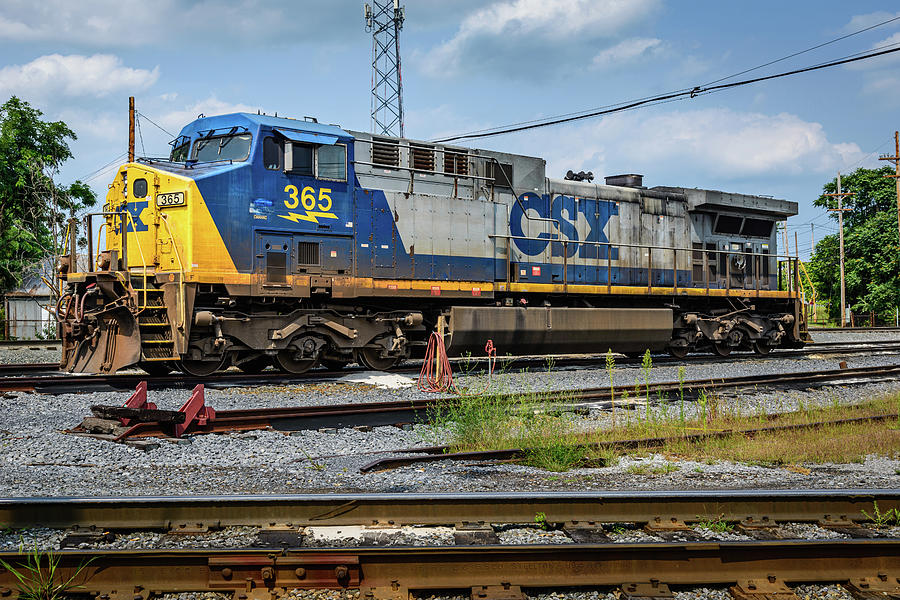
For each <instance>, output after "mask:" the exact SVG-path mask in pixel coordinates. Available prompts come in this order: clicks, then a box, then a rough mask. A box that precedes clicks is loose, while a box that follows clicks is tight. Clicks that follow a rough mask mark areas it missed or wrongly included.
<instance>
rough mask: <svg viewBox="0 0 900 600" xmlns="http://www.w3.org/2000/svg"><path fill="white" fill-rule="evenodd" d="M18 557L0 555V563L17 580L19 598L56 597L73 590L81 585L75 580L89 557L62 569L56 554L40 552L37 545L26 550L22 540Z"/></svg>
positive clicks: (45, 599)
mask: <svg viewBox="0 0 900 600" xmlns="http://www.w3.org/2000/svg"><path fill="white" fill-rule="evenodd" d="M19 554H21V555H22V558H21V559H18V560H14V561H12V562H7V561H5V560H3V559H0V566H2V567H3V568H4V569H6V570H7V571H9V572H10V573H12V575H13V577H15V578H16V580H17V582H18V586H17V587H18V592H19V598H20V600H60V599H61V598H65V597H66V596H67V595H68V594H69V593H70V592H72V591H73V590H76V589H78V588H79V587H82V586H81V585H80V584H77V583H76V581H77V580H78V579H80V578H81V576H82V575H83V573H84V570H85V569H86V568H87V566H88V564H90V562H91V560H88V561H86V562H82V563H81V564H80V565H79V566H78V567H76V568H75V569H69V572H68V573H64V572H63V571H62V570H61V569H60V568H59V562H60V557H59V555H57V554H54V553H53V552H51V551H47V552H43V551H41V550H40V549H39V548H38V545H37V542H36V541H35V543H34V548H33V549H31V550H28V551H25V549H24V543H21V544H20V546H19Z"/></svg>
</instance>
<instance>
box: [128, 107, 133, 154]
mask: <svg viewBox="0 0 900 600" xmlns="http://www.w3.org/2000/svg"><path fill="white" fill-rule="evenodd" d="M128 162H130V163H132V162H134V96H129V97H128Z"/></svg>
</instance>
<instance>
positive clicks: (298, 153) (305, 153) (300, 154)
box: [290, 143, 315, 175]
mask: <svg viewBox="0 0 900 600" xmlns="http://www.w3.org/2000/svg"><path fill="white" fill-rule="evenodd" d="M291 146H292V148H291V149H292V152H291V164H290V167H291V168H290V171H291V173H294V174H295V175H313V174H314V173H315V170H314V159H313V157H314V154H315V148H314V147H313V146H310V145H307V144H296V143H295V144H291Z"/></svg>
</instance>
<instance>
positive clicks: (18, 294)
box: [0, 255, 87, 340]
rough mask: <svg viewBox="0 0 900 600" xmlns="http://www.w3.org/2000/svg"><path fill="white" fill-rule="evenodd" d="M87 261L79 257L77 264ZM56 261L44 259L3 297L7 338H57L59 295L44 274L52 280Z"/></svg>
mask: <svg viewBox="0 0 900 600" xmlns="http://www.w3.org/2000/svg"><path fill="white" fill-rule="evenodd" d="M86 263H87V256H86V255H85V256H81V255H79V256H78V264H79V266H82V265H83V264H86ZM55 264H56V260H55V259H52V258H48V259H45V260H43V261H41V262H39V263H36V264H35V265H33V266H32V268H31V269H29V270H28V271H27V272H25V273H24V274H23V275H22V286H21V287H19V288H18V289H16V290H13V291H11V292H8V293H7V294H6V295H5V296H4V297H3V308H4V314H5V320H3V321H2V329H0V333H2V334H3V337H4V338H5V339H19V340H36V339H50V338H56V337H57V332H56V316H55V315H54V314H53V313H52V312H50V310H53V309H55V303H56V297H55V296H53V295H52V294H51V290H50V289H49V288H48V287H47V284H45V283H44V282H43V281H42V280H41V277H44V278H45V279H47V281H51V282H52V281H53V280H54V277H55V272H54V266H55Z"/></svg>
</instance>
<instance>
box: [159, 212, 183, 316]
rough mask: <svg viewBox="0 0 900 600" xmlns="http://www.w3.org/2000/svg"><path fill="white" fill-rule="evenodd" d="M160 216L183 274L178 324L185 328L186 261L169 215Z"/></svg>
mask: <svg viewBox="0 0 900 600" xmlns="http://www.w3.org/2000/svg"><path fill="white" fill-rule="evenodd" d="M159 218H160V219H161V220H162V222H163V224H164V225H165V226H166V233H168V234H169V240H170V241H171V242H172V250H173V251H174V252H175V258H176V259H177V260H178V269H179V272H180V275H181V276H180V278H179V280H178V291H179V294H180V296H181V311H180V312H181V323H179V324H178V329H182V330H183V329H184V324H185V307H184V304H185V293H184V263H183V262H181V254H180V253H179V252H178V244H176V243H175V236H174V235H172V229H171V228H170V227H169V219H168V217H167V216H166V214H165V213H160V214H159Z"/></svg>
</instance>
